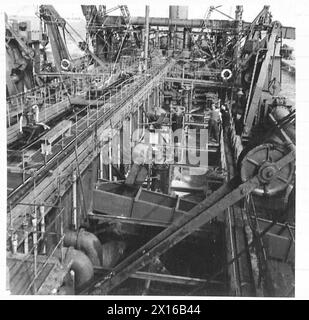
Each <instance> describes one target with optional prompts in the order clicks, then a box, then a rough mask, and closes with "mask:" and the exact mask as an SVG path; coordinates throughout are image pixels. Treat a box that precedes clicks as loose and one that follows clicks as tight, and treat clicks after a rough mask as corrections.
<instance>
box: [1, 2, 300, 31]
mask: <svg viewBox="0 0 309 320" xmlns="http://www.w3.org/2000/svg"><path fill="white" fill-rule="evenodd" d="M302 2H303V1H300V0H297V5H295V1H294V2H293V1H282V0H281V1H279V0H272V1H269V2H268V3H267V1H265V0H254V2H253V1H252V2H251V3H250V4H249V2H248V1H246V2H244V1H234V0H225V1H211V2H207V1H201V0H191V1H188V0H177V1H164V0H155V1H154V0H150V1H149V0H148V1H146V0H139V1H136V0H125V1H123V2H122V3H121V2H120V3H119V1H115V0H110V1H108V5H107V9H110V8H113V7H115V6H117V5H118V4H126V5H128V7H129V10H130V13H131V15H132V16H144V14H145V5H146V4H148V5H149V6H150V16H152V17H168V10H169V5H187V6H188V7H189V19H191V18H192V19H194V18H203V17H204V15H205V12H206V10H207V8H208V6H210V5H213V6H217V5H222V7H221V8H220V10H221V11H223V12H225V13H227V14H228V15H231V16H232V17H234V13H235V7H236V5H243V6H244V12H243V19H244V20H245V21H248V22H249V21H252V20H253V19H254V18H255V16H256V15H257V14H258V13H259V12H260V11H261V10H262V8H263V6H264V5H270V9H271V12H272V14H273V17H274V19H275V20H279V21H280V22H281V23H282V24H283V25H286V26H295V25H296V21H297V18H296V16H297V15H299V14H302V12H303V11H302ZM81 3H82V4H104V2H98V1H82V2H80V1H76V2H75V1H74V2H73V1H67V2H65V3H63V1H59V0H56V1H53V2H52V4H53V6H54V7H55V9H56V10H57V11H58V12H59V14H60V15H61V16H63V17H64V18H78V17H81V18H83V15H82V11H81V7H80V4H81ZM40 4H42V2H41V1H25V0H24V1H17V0H12V1H10V3H7V4H4V5H2V10H4V11H5V12H6V13H7V14H9V15H22V16H28V15H29V16H32V15H33V14H34V12H35V11H36V9H37V7H38V5H40ZM112 14H117V15H118V14H120V11H119V10H118V11H115V12H114V13H112ZM211 17H212V18H214V19H216V18H221V19H226V18H225V17H224V16H222V15H220V14H218V13H213V14H212V16H211Z"/></svg>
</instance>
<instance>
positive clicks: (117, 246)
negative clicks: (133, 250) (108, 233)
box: [102, 240, 126, 269]
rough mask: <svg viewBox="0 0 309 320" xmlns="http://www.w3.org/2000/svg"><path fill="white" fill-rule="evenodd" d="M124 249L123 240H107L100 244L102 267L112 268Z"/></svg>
mask: <svg viewBox="0 0 309 320" xmlns="http://www.w3.org/2000/svg"><path fill="white" fill-rule="evenodd" d="M125 249H126V243H125V242H124V241H114V240H112V241H109V242H106V243H104V244H103V245H102V267H103V268H105V269H109V268H113V267H114V266H115V265H116V264H117V262H118V261H119V259H120V258H121V257H122V256H123V254H124V251H125Z"/></svg>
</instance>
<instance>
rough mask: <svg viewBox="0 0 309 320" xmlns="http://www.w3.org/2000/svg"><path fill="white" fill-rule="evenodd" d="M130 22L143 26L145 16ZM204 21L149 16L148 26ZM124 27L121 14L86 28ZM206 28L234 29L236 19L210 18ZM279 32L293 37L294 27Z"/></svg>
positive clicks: (190, 24)
mask: <svg viewBox="0 0 309 320" xmlns="http://www.w3.org/2000/svg"><path fill="white" fill-rule="evenodd" d="M130 23H131V24H132V25H135V26H144V25H145V17H131V19H130ZM203 23H205V21H204V20H203V19H169V18H157V17H150V18H149V26H158V27H169V26H175V27H186V28H202V25H203ZM100 26H104V28H106V27H121V26H123V27H125V26H126V23H125V21H124V18H123V17H121V16H107V17H102V16H99V17H97V18H96V24H92V23H90V24H89V26H88V29H89V30H91V29H95V30H97V28H98V27H100ZM250 26H251V22H243V28H247V27H250ZM205 27H206V28H210V29H213V30H216V29H217V30H228V29H231V30H235V32H236V31H237V28H238V21H236V20H219V19H210V20H207V22H206V26H205ZM281 30H282V31H281V34H282V37H283V38H284V39H295V28H293V27H286V26H283V27H281Z"/></svg>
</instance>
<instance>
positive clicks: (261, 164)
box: [240, 143, 295, 196]
mask: <svg viewBox="0 0 309 320" xmlns="http://www.w3.org/2000/svg"><path fill="white" fill-rule="evenodd" d="M288 152H289V150H288V149H287V148H285V147H282V146H280V145H277V144H272V143H265V144H262V145H259V146H257V147H255V148H253V149H251V150H250V151H249V152H248V153H247V154H246V155H245V156H243V157H242V160H240V161H241V162H240V175H241V179H242V181H247V180H249V179H250V178H252V177H254V176H255V175H257V176H258V178H259V180H260V187H258V188H256V189H255V190H254V193H255V194H258V195H267V196H273V195H275V194H277V193H278V192H280V191H282V190H284V189H285V188H286V187H287V186H288V184H290V182H291V180H292V179H293V175H294V171H295V164H294V161H292V162H290V163H288V164H287V165H285V166H284V167H282V168H278V167H277V165H276V162H277V161H279V160H280V159H282V158H283V157H284V156H285V155H287V153H288Z"/></svg>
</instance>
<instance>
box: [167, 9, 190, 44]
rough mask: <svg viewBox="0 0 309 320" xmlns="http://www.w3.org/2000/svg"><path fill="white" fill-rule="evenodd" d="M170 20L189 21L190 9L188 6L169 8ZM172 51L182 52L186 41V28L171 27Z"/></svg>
mask: <svg viewBox="0 0 309 320" xmlns="http://www.w3.org/2000/svg"><path fill="white" fill-rule="evenodd" d="M169 19H170V20H175V19H188V7H187V6H169ZM169 32H170V37H169V39H170V42H169V47H170V49H174V48H175V49H178V50H181V49H182V48H183V40H184V28H175V27H174V26H170V28H169Z"/></svg>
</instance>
